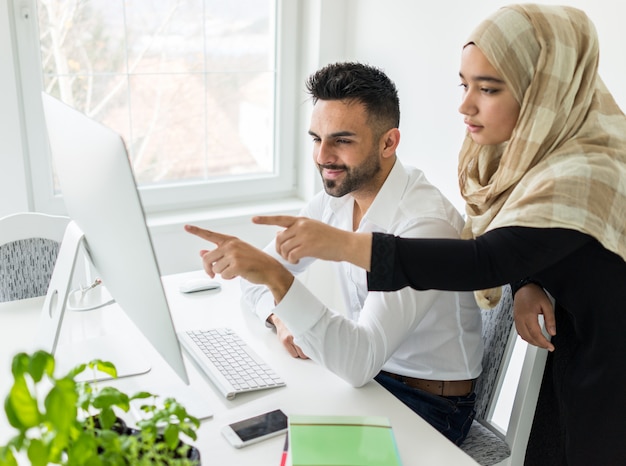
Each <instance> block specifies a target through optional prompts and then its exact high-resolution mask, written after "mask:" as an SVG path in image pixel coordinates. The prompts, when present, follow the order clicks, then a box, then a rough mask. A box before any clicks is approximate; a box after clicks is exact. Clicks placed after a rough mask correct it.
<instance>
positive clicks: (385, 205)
mask: <svg viewBox="0 0 626 466" xmlns="http://www.w3.org/2000/svg"><path fill="white" fill-rule="evenodd" d="M408 179H409V174H408V173H407V171H406V169H405V168H404V166H403V165H402V163H401V162H400V160H399V159H397V158H396V161H395V163H394V164H393V167H392V169H391V171H390V172H389V175H387V179H386V180H385V182H384V183H383V185H382V186H381V188H380V190H379V191H378V194H377V195H376V197H375V198H374V202H372V205H371V206H370V208H369V209H368V211H367V212H366V213H365V215H364V216H363V219H362V220H361V225H362V226H363V225H365V224H366V223H372V224H374V225H375V226H377V227H379V228H380V229H382V230H388V229H389V228H390V227H391V222H392V221H393V218H394V216H395V212H396V209H395V208H390V206H398V205H399V204H400V201H401V200H402V196H403V195H404V192H405V190H406V185H407V182H408ZM353 202H354V198H353V197H352V195H351V194H346V195H345V196H342V197H338V198H336V197H335V198H331V200H330V208H331V209H332V210H333V212H335V213H336V214H338V213H339V211H341V210H343V209H345V208H349V209H350V211H352V208H353V204H352V203H353ZM359 230H360V228H359Z"/></svg>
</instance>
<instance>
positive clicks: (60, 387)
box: [44, 379, 78, 435]
mask: <svg viewBox="0 0 626 466" xmlns="http://www.w3.org/2000/svg"><path fill="white" fill-rule="evenodd" d="M75 388H76V383H75V382H74V381H73V380H70V379H59V380H57V381H56V383H55V385H54V386H53V387H52V388H51V389H50V392H49V393H48V396H46V399H45V401H44V405H45V407H46V413H45V419H46V420H47V421H48V422H49V423H50V424H51V425H52V426H54V428H55V429H56V430H58V431H59V432H64V433H66V434H68V435H69V432H70V429H71V428H72V426H73V425H74V423H75V422H76V415H77V413H78V410H77V408H76V402H77V400H78V394H77V393H76V390H75Z"/></svg>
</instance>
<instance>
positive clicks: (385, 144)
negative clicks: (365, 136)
mask: <svg viewBox="0 0 626 466" xmlns="http://www.w3.org/2000/svg"><path fill="white" fill-rule="evenodd" d="M398 144H400V130H399V129H398V128H391V129H390V130H388V131H387V132H386V133H385V134H383V135H382V137H381V146H382V156H383V157H385V158H387V157H391V156H393V155H396V149H397V148H398Z"/></svg>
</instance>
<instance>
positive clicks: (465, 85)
mask: <svg viewBox="0 0 626 466" xmlns="http://www.w3.org/2000/svg"><path fill="white" fill-rule="evenodd" d="M459 87H460V88H461V89H463V90H464V91H467V84H465V83H461V84H459Z"/></svg>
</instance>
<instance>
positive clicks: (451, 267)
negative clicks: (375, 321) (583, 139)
mask: <svg viewBox="0 0 626 466" xmlns="http://www.w3.org/2000/svg"><path fill="white" fill-rule="evenodd" d="M525 278H531V279H532V280H533V281H536V282H538V283H539V284H541V286H543V287H544V288H545V289H546V290H548V291H549V292H550V294H552V296H553V297H554V298H555V299H556V300H557V301H558V302H559V303H560V304H561V305H562V306H563V307H564V308H566V309H569V310H572V311H574V310H575V309H576V308H579V306H586V307H587V309H589V306H591V308H594V307H597V306H602V307H604V306H614V307H616V308H617V309H619V310H620V311H622V309H623V308H624V306H625V304H624V303H625V302H626V262H624V260H623V259H622V258H621V257H620V256H618V255H617V254H614V253H612V252H610V251H608V250H607V249H605V248H604V247H603V246H602V245H601V244H600V243H599V242H598V241H597V240H595V239H594V238H592V237H591V236H589V235H586V234H584V233H581V232H578V231H575V230H569V229H563V228H528V227H504V228H498V229H495V230H492V231H489V232H487V233H484V234H483V235H481V236H479V237H477V238H476V239H473V240H454V239H450V240H448V239H415V238H399V237H394V236H392V235H388V234H382V233H374V236H373V242H372V260H371V272H369V273H368V287H369V289H370V291H393V290H397V289H400V288H404V287H406V286H411V287H412V288H415V289H417V290H426V289H439V290H447V291H471V290H481V289H486V288H492V287H494V286H499V285H503V284H506V283H511V284H513V283H515V282H518V281H519V280H522V279H525ZM617 309H616V310H617Z"/></svg>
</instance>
